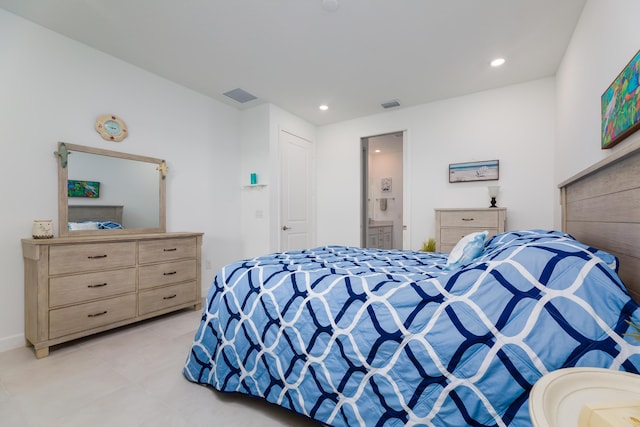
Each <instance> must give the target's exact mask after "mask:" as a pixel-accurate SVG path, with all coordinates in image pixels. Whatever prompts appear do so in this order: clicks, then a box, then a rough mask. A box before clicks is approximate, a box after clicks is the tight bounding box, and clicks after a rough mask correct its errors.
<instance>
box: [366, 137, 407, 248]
mask: <svg viewBox="0 0 640 427" xmlns="http://www.w3.org/2000/svg"><path fill="white" fill-rule="evenodd" d="M361 145H362V208H361V212H362V220H361V245H362V247H365V248H380V249H403V229H404V225H403V218H404V210H403V207H404V197H403V195H404V182H403V175H404V168H403V158H404V155H403V150H404V133H403V132H393V133H388V134H384V135H376V136H369V137H364V138H361Z"/></svg>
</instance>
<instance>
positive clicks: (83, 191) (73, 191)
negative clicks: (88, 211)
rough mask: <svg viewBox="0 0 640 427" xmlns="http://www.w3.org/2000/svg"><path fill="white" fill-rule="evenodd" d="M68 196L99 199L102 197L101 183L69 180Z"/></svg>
mask: <svg viewBox="0 0 640 427" xmlns="http://www.w3.org/2000/svg"><path fill="white" fill-rule="evenodd" d="M67 196H68V197H87V198H90V199H97V198H99V197H100V182H98V181H79V180H75V179H69V180H67Z"/></svg>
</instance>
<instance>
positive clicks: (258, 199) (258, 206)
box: [241, 104, 315, 258]
mask: <svg viewBox="0 0 640 427" xmlns="http://www.w3.org/2000/svg"><path fill="white" fill-rule="evenodd" d="M281 130H284V131H287V132H289V133H291V134H294V135H296V136H299V137H301V138H304V139H306V140H308V141H311V142H312V143H313V142H314V140H315V126H313V125H311V124H309V123H308V122H306V121H305V120H302V119H301V118H299V117H298V116H295V115H293V114H291V113H288V112H287V111H284V110H282V109H281V108H279V107H277V106H275V105H273V104H262V105H259V106H256V107H253V108H251V109H248V110H246V111H244V112H242V130H241V135H242V137H241V145H242V168H241V171H242V172H241V174H242V185H243V186H246V185H247V184H249V175H250V174H251V173H252V172H255V173H257V174H258V183H263V184H266V187H260V188H244V189H243V191H242V213H241V216H242V246H243V255H242V258H250V257H254V256H258V255H263V254H265V253H270V252H276V251H278V250H280V227H281V224H280V145H279V140H280V131H281ZM309 173H310V174H311V176H312V179H313V176H314V171H309ZM314 197H315V195H313V194H312V198H314ZM314 208H315V205H314ZM312 238H313V239H315V236H313V237H312Z"/></svg>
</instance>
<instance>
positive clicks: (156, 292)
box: [138, 282, 196, 315]
mask: <svg viewBox="0 0 640 427" xmlns="http://www.w3.org/2000/svg"><path fill="white" fill-rule="evenodd" d="M195 299H196V282H188V283H181V284H179V285H171V286H165V287H162V288H156V289H151V290H148V291H142V292H140V298H139V301H138V311H139V314H140V315H144V314H147V313H151V312H154V311H158V310H162V309H166V308H170V307H173V306H176V305H180V304H184V303H188V302H192V301H195Z"/></svg>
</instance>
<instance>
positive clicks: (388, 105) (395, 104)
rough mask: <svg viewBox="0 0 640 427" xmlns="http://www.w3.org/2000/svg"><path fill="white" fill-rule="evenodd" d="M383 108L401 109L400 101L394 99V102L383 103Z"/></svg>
mask: <svg viewBox="0 0 640 427" xmlns="http://www.w3.org/2000/svg"><path fill="white" fill-rule="evenodd" d="M380 105H382V108H385V109H387V108H394V107H399V106H400V101H398V100H397V99H394V100H393V101H388V102H383V103H382V104H380Z"/></svg>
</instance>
